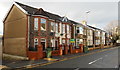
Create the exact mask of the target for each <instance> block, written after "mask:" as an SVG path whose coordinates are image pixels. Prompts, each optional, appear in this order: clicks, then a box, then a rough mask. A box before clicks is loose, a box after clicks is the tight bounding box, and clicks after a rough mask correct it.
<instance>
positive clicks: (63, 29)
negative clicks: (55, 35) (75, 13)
mask: <svg viewBox="0 0 120 70" xmlns="http://www.w3.org/2000/svg"><path fill="white" fill-rule="evenodd" d="M62 32H63V33H65V24H62Z"/></svg>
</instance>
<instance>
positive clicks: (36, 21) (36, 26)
mask: <svg viewBox="0 0 120 70" xmlns="http://www.w3.org/2000/svg"><path fill="white" fill-rule="evenodd" d="M34 30H38V18H34Z"/></svg>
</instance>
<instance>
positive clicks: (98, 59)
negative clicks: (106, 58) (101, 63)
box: [88, 57, 103, 64]
mask: <svg viewBox="0 0 120 70" xmlns="http://www.w3.org/2000/svg"><path fill="white" fill-rule="evenodd" d="M101 59H103V58H102V57H101V58H99V59H96V60H94V61H92V62H89V63H88V64H93V63H95V62H96V61H98V60H101Z"/></svg>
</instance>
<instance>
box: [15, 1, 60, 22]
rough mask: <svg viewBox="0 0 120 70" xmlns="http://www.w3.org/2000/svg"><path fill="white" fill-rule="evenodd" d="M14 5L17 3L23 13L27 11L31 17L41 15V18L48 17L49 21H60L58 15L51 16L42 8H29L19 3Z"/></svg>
mask: <svg viewBox="0 0 120 70" xmlns="http://www.w3.org/2000/svg"><path fill="white" fill-rule="evenodd" d="M15 3H17V4H18V5H19V6H20V7H22V8H23V9H24V10H25V11H27V12H28V14H31V15H43V16H46V17H49V18H50V19H53V20H58V21H61V17H60V16H59V15H56V14H52V13H49V12H47V11H44V10H43V9H42V8H40V9H37V8H33V7H30V6H27V5H24V4H21V3H19V2H15Z"/></svg>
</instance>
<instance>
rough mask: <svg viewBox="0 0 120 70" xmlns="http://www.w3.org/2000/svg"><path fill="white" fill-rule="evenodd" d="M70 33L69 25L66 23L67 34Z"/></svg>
mask: <svg viewBox="0 0 120 70" xmlns="http://www.w3.org/2000/svg"><path fill="white" fill-rule="evenodd" d="M69 33H70V27H69V25H67V34H69Z"/></svg>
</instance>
